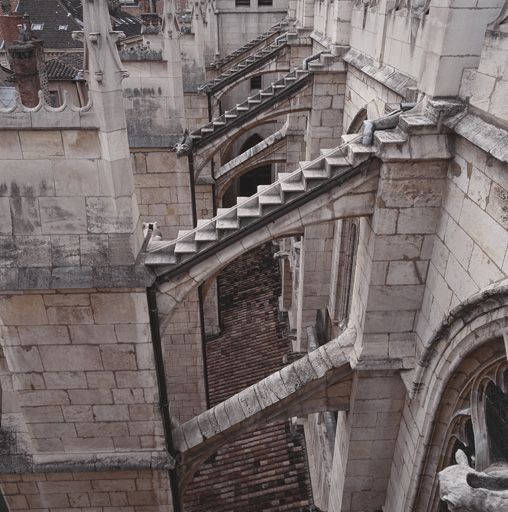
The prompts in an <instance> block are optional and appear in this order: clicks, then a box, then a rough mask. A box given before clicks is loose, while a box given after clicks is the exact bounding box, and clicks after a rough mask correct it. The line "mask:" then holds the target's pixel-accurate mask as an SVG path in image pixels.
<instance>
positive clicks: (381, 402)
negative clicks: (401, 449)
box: [328, 372, 405, 512]
mask: <svg viewBox="0 0 508 512" xmlns="http://www.w3.org/2000/svg"><path fill="white" fill-rule="evenodd" d="M404 394H405V388H404V385H403V383H402V381H401V379H400V377H399V376H398V375H397V374H394V373H392V374H389V373H388V374H387V373H386V372H384V373H383V374H380V373H379V374H377V373H375V372H362V373H360V374H357V375H356V376H355V381H354V385H353V392H352V396H351V408H350V411H349V412H348V413H347V415H346V413H339V417H338V422H337V433H336V440H335V453H334V458H333V467H332V475H331V481H332V482H333V484H332V486H331V491H330V501H329V504H328V505H329V506H328V511H329V512H361V511H365V510H380V509H381V508H382V506H383V504H384V502H385V496H386V489H387V486H388V481H389V478H390V469H391V464H392V458H393V452H394V449H395V443H396V439H397V435H398V431H399V423H400V416H401V411H402V407H403V404H404Z"/></svg>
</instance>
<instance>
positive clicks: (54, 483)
mask: <svg viewBox="0 0 508 512" xmlns="http://www.w3.org/2000/svg"><path fill="white" fill-rule="evenodd" d="M0 489H1V490H2V493H3V494H4V497H5V500H6V501H7V504H8V506H9V510H12V511H16V512H29V511H30V512H42V511H44V512H61V511H63V510H67V511H72V512H99V511H108V512H171V511H172V510H173V508H172V505H171V492H170V490H169V480H168V476H167V473H166V472H162V471H148V470H145V471H114V472H110V473H107V472H97V473H86V472H82V473H71V472H69V473H39V474H24V475H0Z"/></svg>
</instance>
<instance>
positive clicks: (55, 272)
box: [0, 265, 154, 291]
mask: <svg viewBox="0 0 508 512" xmlns="http://www.w3.org/2000/svg"><path fill="white" fill-rule="evenodd" d="M153 280H154V277H153V275H152V273H151V272H150V270H149V269H147V268H146V267H145V266H144V265H130V266H107V267H88V266H81V267H27V268H9V267H3V268H0V290H6V291H7V290H20V289H23V290H50V289H56V288H58V289H60V288H125V287H127V288H139V287H143V288H144V287H147V286H150V285H151V284H152V282H153Z"/></svg>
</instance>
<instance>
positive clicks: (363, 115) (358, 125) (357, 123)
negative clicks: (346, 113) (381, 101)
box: [347, 108, 367, 134]
mask: <svg viewBox="0 0 508 512" xmlns="http://www.w3.org/2000/svg"><path fill="white" fill-rule="evenodd" d="M366 120H367V109H366V108H362V109H360V110H359V111H358V112H357V114H356V115H355V117H354V118H353V120H352V121H351V124H350V125H349V128H348V130H347V133H349V134H351V133H360V131H361V130H362V127H363V122H364V121H366Z"/></svg>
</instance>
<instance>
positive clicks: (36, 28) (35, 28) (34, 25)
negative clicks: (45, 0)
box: [32, 23, 44, 30]
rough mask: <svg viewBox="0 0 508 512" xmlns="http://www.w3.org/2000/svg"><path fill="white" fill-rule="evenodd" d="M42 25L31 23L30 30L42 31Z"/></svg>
mask: <svg viewBox="0 0 508 512" xmlns="http://www.w3.org/2000/svg"><path fill="white" fill-rule="evenodd" d="M43 28H44V23H32V30H42V29H43Z"/></svg>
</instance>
